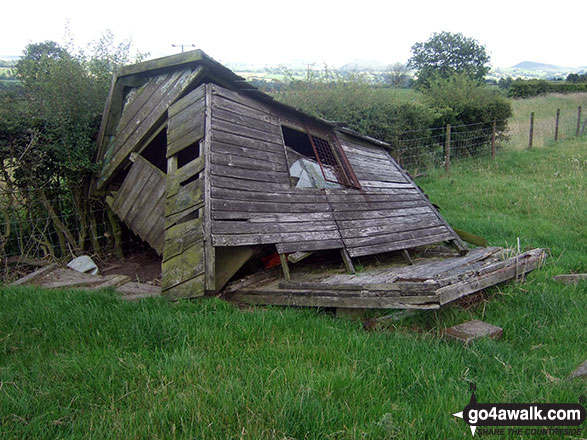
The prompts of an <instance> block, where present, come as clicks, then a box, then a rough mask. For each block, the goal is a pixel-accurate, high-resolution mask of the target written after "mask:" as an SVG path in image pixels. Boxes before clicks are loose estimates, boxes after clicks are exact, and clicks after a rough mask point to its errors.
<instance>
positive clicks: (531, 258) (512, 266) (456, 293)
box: [437, 249, 545, 305]
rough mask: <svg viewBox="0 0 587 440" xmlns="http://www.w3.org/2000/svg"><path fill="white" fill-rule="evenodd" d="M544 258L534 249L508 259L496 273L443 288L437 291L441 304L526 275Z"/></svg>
mask: <svg viewBox="0 0 587 440" xmlns="http://www.w3.org/2000/svg"><path fill="white" fill-rule="evenodd" d="M544 258H545V253H544V250H543V249H534V250H532V251H529V252H526V253H524V254H522V255H519V256H517V257H513V258H510V259H508V260H507V261H506V264H505V265H504V267H499V268H498V269H497V270H495V271H491V272H488V273H486V274H483V275H477V274H475V275H474V276H472V277H470V278H468V279H466V280H463V281H461V282H459V283H455V284H451V285H448V286H446V287H442V288H440V289H439V290H438V291H437V294H438V296H439V299H440V304H441V305H442V304H446V303H448V302H450V301H454V300H455V299H457V298H460V297H462V296H465V295H468V294H470V293H474V292H477V291H479V290H482V289H485V288H487V287H489V286H493V285H495V284H498V283H501V282H503V281H506V280H508V279H511V278H514V277H515V276H516V275H518V276H519V275H524V274H525V273H527V272H530V271H532V270H534V269H536V268H537V267H539V265H540V264H541V263H542V261H543V260H544Z"/></svg>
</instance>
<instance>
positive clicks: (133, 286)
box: [12, 264, 161, 300]
mask: <svg viewBox="0 0 587 440" xmlns="http://www.w3.org/2000/svg"><path fill="white" fill-rule="evenodd" d="M12 285H14V286H19V285H20V286H24V285H29V286H36V287H40V288H44V289H84V290H87V289H91V290H98V289H107V288H114V289H116V290H117V291H118V292H120V293H121V294H122V299H125V300H137V299H141V298H147V297H153V296H159V295H161V288H160V287H157V286H151V285H149V284H143V283H135V282H130V277H129V276H127V275H105V276H102V275H90V274H87V273H82V272H77V271H75V270H72V269H69V268H64V267H59V266H58V265H57V264H50V265H48V266H45V267H43V268H41V269H39V270H37V271H35V272H33V273H31V274H29V275H27V276H25V277H22V278H20V279H19V280H17V281H15V282H14V283H12Z"/></svg>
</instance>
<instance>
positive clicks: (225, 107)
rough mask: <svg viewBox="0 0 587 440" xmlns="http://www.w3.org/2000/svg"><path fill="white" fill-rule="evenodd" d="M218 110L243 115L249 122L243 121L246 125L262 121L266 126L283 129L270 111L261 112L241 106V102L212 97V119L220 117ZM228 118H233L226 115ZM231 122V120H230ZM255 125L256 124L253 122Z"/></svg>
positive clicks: (217, 96) (216, 96) (218, 96)
mask: <svg viewBox="0 0 587 440" xmlns="http://www.w3.org/2000/svg"><path fill="white" fill-rule="evenodd" d="M217 110H222V111H225V112H230V113H233V114H236V115H241V116H244V117H247V118H248V119H247V120H242V122H243V123H244V125H247V124H248V123H250V122H253V121H261V122H263V123H265V124H270V125H273V126H275V127H276V128H278V129H281V128H280V127H281V124H280V120H279V118H278V117H277V116H275V115H273V114H272V113H270V112H269V110H268V109H266V110H259V109H258V108H253V107H250V106H248V105H245V104H241V103H240V102H237V101H234V100H229V99H226V98H224V97H222V96H220V95H212V117H216V116H218V117H220V118H221V119H223V116H221V113H216V111H217ZM226 116H228V117H232V116H230V115H226ZM229 120H230V119H229ZM238 121H239V120H238V119H237V120H234V121H233V122H238ZM253 123H254V122H253Z"/></svg>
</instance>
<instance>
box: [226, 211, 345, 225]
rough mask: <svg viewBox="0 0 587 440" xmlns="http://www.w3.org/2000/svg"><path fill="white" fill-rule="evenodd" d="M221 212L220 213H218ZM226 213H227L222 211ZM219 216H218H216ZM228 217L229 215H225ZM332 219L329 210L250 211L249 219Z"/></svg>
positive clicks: (279, 220)
mask: <svg viewBox="0 0 587 440" xmlns="http://www.w3.org/2000/svg"><path fill="white" fill-rule="evenodd" d="M218 214H221V213H218ZM222 214H228V213H222ZM218 218H220V216H219V217H218ZM226 218H230V217H226ZM322 220H331V221H334V217H333V215H332V213H331V212H305V213H303V214H295V213H293V214H288V213H250V214H249V221H250V222H252V223H275V222H279V223H288V222H309V221H322Z"/></svg>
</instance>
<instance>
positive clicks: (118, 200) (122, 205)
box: [112, 156, 165, 255]
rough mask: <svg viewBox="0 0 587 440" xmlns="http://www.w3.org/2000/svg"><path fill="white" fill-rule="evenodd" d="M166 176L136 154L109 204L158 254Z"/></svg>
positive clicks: (161, 235)
mask: <svg viewBox="0 0 587 440" xmlns="http://www.w3.org/2000/svg"><path fill="white" fill-rule="evenodd" d="M164 188H165V175H164V173H162V172H161V171H160V170H159V169H158V168H156V167H155V166H154V165H151V164H150V163H149V162H148V161H147V160H146V159H144V158H143V157H141V156H137V158H136V160H135V163H134V164H133V166H132V167H131V169H130V170H129V173H128V175H127V176H126V179H125V180H124V182H123V183H122V186H121V187H120V190H119V191H118V192H117V194H116V196H115V198H114V201H113V203H112V210H113V211H114V212H115V213H116V214H117V215H118V216H119V217H120V219H121V220H122V221H123V222H124V223H125V224H126V225H127V226H128V227H129V228H130V229H131V230H132V231H133V232H134V233H135V234H137V235H138V236H139V237H141V238H142V239H143V240H145V241H146V242H147V243H149V244H150V245H151V247H153V249H155V251H156V252H157V253H158V254H159V255H161V253H162V251H163V249H162V244H163V243H162V237H163V235H164V231H163V216H164V197H163V189H164Z"/></svg>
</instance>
